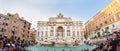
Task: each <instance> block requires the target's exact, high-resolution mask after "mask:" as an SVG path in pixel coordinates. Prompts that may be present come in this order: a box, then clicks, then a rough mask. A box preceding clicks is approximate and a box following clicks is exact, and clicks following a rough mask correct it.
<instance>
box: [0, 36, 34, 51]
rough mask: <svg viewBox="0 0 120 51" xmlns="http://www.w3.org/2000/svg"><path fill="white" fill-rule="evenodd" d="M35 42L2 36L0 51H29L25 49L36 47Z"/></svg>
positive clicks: (0, 38)
mask: <svg viewBox="0 0 120 51" xmlns="http://www.w3.org/2000/svg"><path fill="white" fill-rule="evenodd" d="M34 44H35V42H33V41H28V40H24V39H22V40H21V39H20V38H17V37H15V36H11V38H8V37H7V36H3V35H0V51H27V50H26V49H25V47H28V46H32V45H34Z"/></svg>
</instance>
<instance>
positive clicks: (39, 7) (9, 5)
mask: <svg viewBox="0 0 120 51" xmlns="http://www.w3.org/2000/svg"><path fill="white" fill-rule="evenodd" d="M111 1H112V0H0V13H2V14H7V13H8V12H9V13H12V14H14V13H19V15H20V16H21V17H24V18H25V19H26V20H28V21H29V22H31V23H32V27H34V28H36V26H37V21H44V20H45V21H46V20H48V18H49V17H53V16H56V15H57V14H58V13H62V14H64V16H66V17H71V18H72V19H73V20H77V21H79V20H80V21H83V22H86V21H88V20H89V19H90V18H92V17H93V16H94V15H96V14H97V13H98V12H99V11H100V10H102V9H103V8H104V7H105V6H107V5H108V4H109V3H110V2H111Z"/></svg>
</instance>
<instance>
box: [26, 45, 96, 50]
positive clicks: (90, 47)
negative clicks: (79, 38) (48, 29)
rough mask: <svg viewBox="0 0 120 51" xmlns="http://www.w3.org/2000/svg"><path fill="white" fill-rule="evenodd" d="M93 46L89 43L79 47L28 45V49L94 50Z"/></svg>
mask: <svg viewBox="0 0 120 51" xmlns="http://www.w3.org/2000/svg"><path fill="white" fill-rule="evenodd" d="M93 48H95V47H93V46H88V45H83V46H79V47H67V46H60V47H58V46H39V47H28V48H26V49H27V50H29V51H30V50H31V51H47V50H48V51H63V49H64V50H65V51H70V50H72V51H81V50H84V49H89V51H90V50H92V49H93Z"/></svg>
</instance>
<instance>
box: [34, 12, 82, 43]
mask: <svg viewBox="0 0 120 51" xmlns="http://www.w3.org/2000/svg"><path fill="white" fill-rule="evenodd" d="M36 37H37V39H36V40H37V41H38V40H39V41H53V40H64V41H66V40H70V39H78V40H81V39H83V37H84V33H83V23H82V21H72V19H71V18H70V17H64V16H63V15H62V14H61V13H59V14H58V15H57V16H56V17H50V18H49V21H38V23H37V36H36Z"/></svg>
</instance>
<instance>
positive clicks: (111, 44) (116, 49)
mask: <svg viewBox="0 0 120 51" xmlns="http://www.w3.org/2000/svg"><path fill="white" fill-rule="evenodd" d="M110 36H112V37H114V38H109V37H110ZM110 36H106V37H107V40H106V41H105V42H102V43H97V47H96V48H95V49H93V50H92V51H120V32H114V33H113V34H112V35H110Z"/></svg>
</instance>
